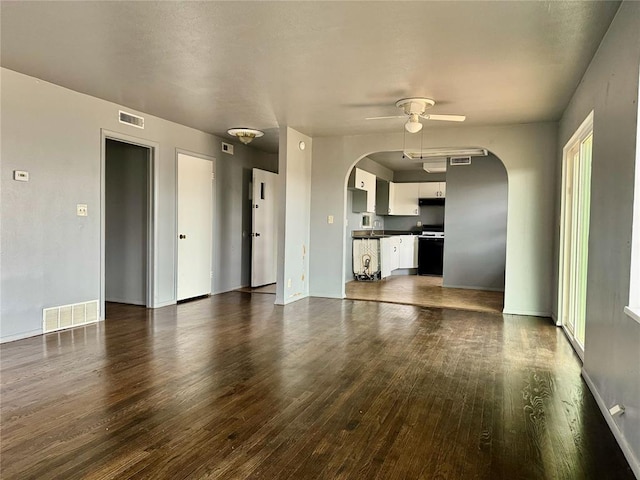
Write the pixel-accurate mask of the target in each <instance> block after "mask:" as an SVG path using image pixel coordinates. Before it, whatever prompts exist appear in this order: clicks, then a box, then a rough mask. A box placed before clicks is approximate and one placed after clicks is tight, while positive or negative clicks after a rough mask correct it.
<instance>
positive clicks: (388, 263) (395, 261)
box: [380, 236, 400, 278]
mask: <svg viewBox="0 0 640 480" xmlns="http://www.w3.org/2000/svg"><path fill="white" fill-rule="evenodd" d="M399 246H400V242H399V240H398V237H397V236H394V237H385V238H381V239H380V276H381V277H382V278H386V277H388V276H390V275H391V272H392V271H394V270H397V269H398V268H399V265H400V249H399Z"/></svg>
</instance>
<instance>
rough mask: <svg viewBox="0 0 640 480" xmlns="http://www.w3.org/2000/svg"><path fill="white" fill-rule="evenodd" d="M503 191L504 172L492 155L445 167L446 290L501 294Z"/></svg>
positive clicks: (504, 236) (504, 241) (504, 222)
mask: <svg viewBox="0 0 640 480" xmlns="http://www.w3.org/2000/svg"><path fill="white" fill-rule="evenodd" d="M507 190H508V184H507V171H506V170H505V168H504V165H503V164H502V162H501V161H500V159H498V158H496V157H495V156H494V155H489V156H487V157H474V158H473V159H472V161H471V165H464V166H461V165H460V166H453V167H452V166H449V167H448V170H447V194H446V195H447V196H446V215H445V222H444V224H445V232H446V233H445V240H444V272H443V285H444V286H445V287H456V288H474V289H479V290H500V291H502V290H504V272H505V261H506V250H507Z"/></svg>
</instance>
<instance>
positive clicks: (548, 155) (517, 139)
mask: <svg viewBox="0 0 640 480" xmlns="http://www.w3.org/2000/svg"><path fill="white" fill-rule="evenodd" d="M402 135H403V134H402V132H398V133H397V134H386V135H381V134H377V135H359V136H349V137H320V138H315V139H314V146H313V168H312V177H311V257H310V273H311V283H310V288H311V290H310V293H311V295H314V296H323V297H335V298H342V297H344V284H343V279H344V258H343V252H344V247H345V231H344V228H345V225H344V223H345V222H344V220H345V216H346V201H345V198H346V189H345V187H346V181H347V173H348V172H349V171H350V169H351V167H352V166H353V164H354V163H355V162H356V161H358V160H359V159H360V158H362V157H363V156H365V155H367V154H370V153H372V152H380V151H393V150H397V148H398V145H402ZM556 136H557V124H555V123H540V124H530V125H513V126H502V127H465V126H455V127H438V128H432V129H429V135H425V144H424V147H425V148H428V147H472V146H478V147H485V148H487V149H489V150H490V151H491V152H493V153H494V154H495V155H496V156H497V157H499V158H500V159H501V160H502V161H503V163H504V164H505V167H506V169H507V174H508V176H509V198H508V218H507V260H506V284H505V312H506V313H514V314H534V315H549V314H550V312H551V289H552V286H551V284H552V278H553V270H554V268H555V267H554V265H553V238H554V236H555V235H554V201H555V187H556V175H555V159H556V147H557V143H556V141H557V137H556ZM327 215H334V216H335V218H336V222H335V223H334V224H333V225H328V224H327V223H326V217H327Z"/></svg>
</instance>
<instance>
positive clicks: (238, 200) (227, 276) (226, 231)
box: [212, 140, 278, 293]
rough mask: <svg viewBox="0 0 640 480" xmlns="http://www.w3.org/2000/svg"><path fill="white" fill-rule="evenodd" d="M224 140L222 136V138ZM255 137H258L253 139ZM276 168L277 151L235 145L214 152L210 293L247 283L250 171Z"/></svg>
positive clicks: (273, 170) (249, 261)
mask: <svg viewBox="0 0 640 480" xmlns="http://www.w3.org/2000/svg"><path fill="white" fill-rule="evenodd" d="M226 141H227V140H225V142H226ZM256 141H259V140H256ZM254 167H255V168H260V169H262V170H267V171H269V172H275V173H277V172H278V155H277V154H267V153H262V152H259V151H256V150H254V149H252V148H250V147H246V146H244V145H242V144H239V145H235V147H234V155H229V154H227V153H220V154H219V155H217V161H216V175H217V178H218V181H217V182H216V185H217V187H218V188H217V189H216V200H215V218H217V222H216V224H215V226H214V233H213V235H214V237H213V238H214V240H213V243H214V245H213V248H214V252H216V251H219V252H221V253H222V252H224V254H221V255H218V256H217V258H216V256H214V283H213V286H212V292H213V293H221V292H227V291H229V290H235V289H236V288H240V287H245V286H248V285H250V284H251V215H252V212H251V190H250V185H251V177H252V174H251V171H252V169H253V168H254Z"/></svg>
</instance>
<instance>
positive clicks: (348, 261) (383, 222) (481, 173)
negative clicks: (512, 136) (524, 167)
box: [344, 148, 508, 312]
mask: <svg viewBox="0 0 640 480" xmlns="http://www.w3.org/2000/svg"><path fill="white" fill-rule="evenodd" d="M437 150H441V151H444V149H441V148H438V149H437ZM449 150H459V151H463V149H449ZM476 150H477V153H478V154H479V153H480V152H482V154H479V155H475V156H472V157H469V159H468V161H464V162H460V161H457V162H450V157H451V156H455V155H454V154H455V152H454V151H452V152H451V153H448V154H447V156H446V157H440V158H438V159H437V160H433V159H431V160H429V161H427V159H426V158H425V159H424V160H423V159H421V158H416V159H411V158H407V157H405V156H404V155H403V154H402V151H390V152H376V153H373V154H368V155H366V156H364V157H363V158H361V159H359V160H358V161H356V162H354V164H353V166H352V167H351V170H350V171H349V172H348V173H347V185H348V188H346V189H345V197H346V200H345V205H346V216H345V218H346V222H345V242H344V259H345V277H344V280H345V283H346V287H345V297H346V298H351V299H368V300H370V299H375V300H380V301H387V302H389V301H390V302H394V303H408V304H415V305H421V306H434V307H454V308H465V309H470V310H480V311H493V312H498V311H502V309H503V294H502V292H504V285H505V267H506V244H507V206H508V176H507V171H506V168H505V166H504V164H503V162H502V161H501V160H500V159H499V158H498V157H497V156H496V155H494V154H493V153H491V152H488V151H486V150H485V149H480V148H479V149H476ZM424 153H425V156H426V155H427V154H428V153H430V152H429V151H425V152H424ZM424 162H428V163H424ZM423 166H424V168H423ZM425 169H426V170H427V171H425ZM356 170H357V171H358V173H360V174H362V175H364V174H363V173H362V172H365V173H366V174H370V175H375V177H376V179H377V182H378V183H377V185H378V187H382V188H379V189H378V192H377V201H375V204H376V205H378V209H377V211H376V212H370V213H364V211H366V207H367V202H366V201H362V200H360V201H358V199H359V198H360V197H362V196H364V195H367V194H369V195H371V193H370V192H366V191H363V190H362V189H361V188H360V185H353V183H354V182H353V177H354V172H355V171H356ZM349 177H352V179H351V181H349ZM389 182H390V183H389ZM389 184H391V185H392V186H393V187H394V190H396V191H398V190H399V189H401V188H402V189H403V190H407V189H408V190H409V191H411V192H415V193H414V195H416V196H417V197H416V198H415V199H414V202H415V206H416V208H415V209H413V208H411V209H410V210H406V209H405V211H404V212H397V213H392V212H389V213H387V210H386V206H385V208H384V209H382V210H384V211H382V210H381V209H380V208H379V207H380V204H381V203H382V202H383V201H384V197H385V196H386V195H388V192H389V187H388V186H387V185H389ZM433 186H436V187H438V188H436V190H441V191H439V192H438V193H439V194H440V196H439V197H437V198H433V196H432V193H431V190H433V189H434V188H433ZM418 192H422V193H420V194H419V193H418ZM445 192H446V193H445ZM429 197H431V198H429ZM418 198H421V200H420V202H419V203H418ZM354 199H355V200H354ZM445 199H446V202H445ZM372 203H373V202H368V205H369V208H371V207H370V205H371V204H372ZM367 215H369V216H371V218H372V220H371V225H370V228H371V230H367V229H363V226H362V222H360V217H361V216H367ZM365 218H366V217H365ZM364 228H366V227H364ZM423 230H425V231H435V232H446V234H443V235H444V236H445V239H431V238H425V237H424V236H422V235H421V233H422V231H423ZM438 235H440V234H438ZM362 237H364V238H362ZM352 239H353V240H355V242H352ZM389 242H392V243H393V242H395V243H398V242H399V245H398V248H400V249H401V250H400V252H401V254H400V258H401V260H400V264H398V263H397V262H396V263H395V265H394V266H392V267H391V270H392V271H390V268H389V266H388V265H389V264H393V261H392V260H390V258H394V255H396V256H397V254H394V253H393V252H392V251H390V250H389V249H388V248H386V249H385V248H384V247H383V246H384V245H385V244H388V243H389ZM403 242H404V243H403ZM395 243H394V245H395ZM352 245H353V247H352ZM407 247H408V249H409V250H410V251H411V252H414V256H413V260H411V255H412V254H411V252H409V259H408V260H407V256H406V252H405V251H406V250H407ZM361 248H366V252H364V253H363V252H361V251H360V249H361ZM414 248H415V250H414ZM393 249H394V250H393V251H395V250H396V247H393ZM443 249H444V268H442V265H443V261H442V252H443ZM369 250H372V251H369ZM418 251H420V254H418ZM354 252H355V257H354V255H353V254H354ZM385 252H386V253H385ZM403 254H405V255H404V257H405V258H404V260H402V255H403ZM425 254H426V255H425ZM371 255H373V256H374V260H373V265H374V268H377V269H378V271H377V272H369V273H370V275H369V276H364V277H362V275H360V274H359V273H360V272H356V271H355V270H358V268H357V267H361V264H362V262H361V261H360V260H362V258H365V257H366V258H367V260H369V259H370V257H371ZM433 255H435V256H436V257H438V255H439V268H438V267H436V269H435V270H433V269H430V268H428V264H429V262H430V261H431V257H432V256H433ZM361 257H362V258H361ZM421 261H422V262H423V264H421V265H420V262H421ZM436 263H438V261H436ZM385 264H386V268H385V266H384V265H385ZM425 264H426V266H427V268H425ZM418 274H421V275H427V276H429V278H425V277H420V276H418ZM358 278H360V280H369V279H380V278H384V279H385V283H384V284H376V285H374V284H372V283H371V282H361V281H360V282H354V279H355V280H357V279H358ZM443 287H445V288H448V290H447V292H446V294H444V295H443ZM461 289H465V290H461ZM466 290H474V291H475V292H474V294H473V295H467V291H466ZM494 292H496V293H494Z"/></svg>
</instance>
